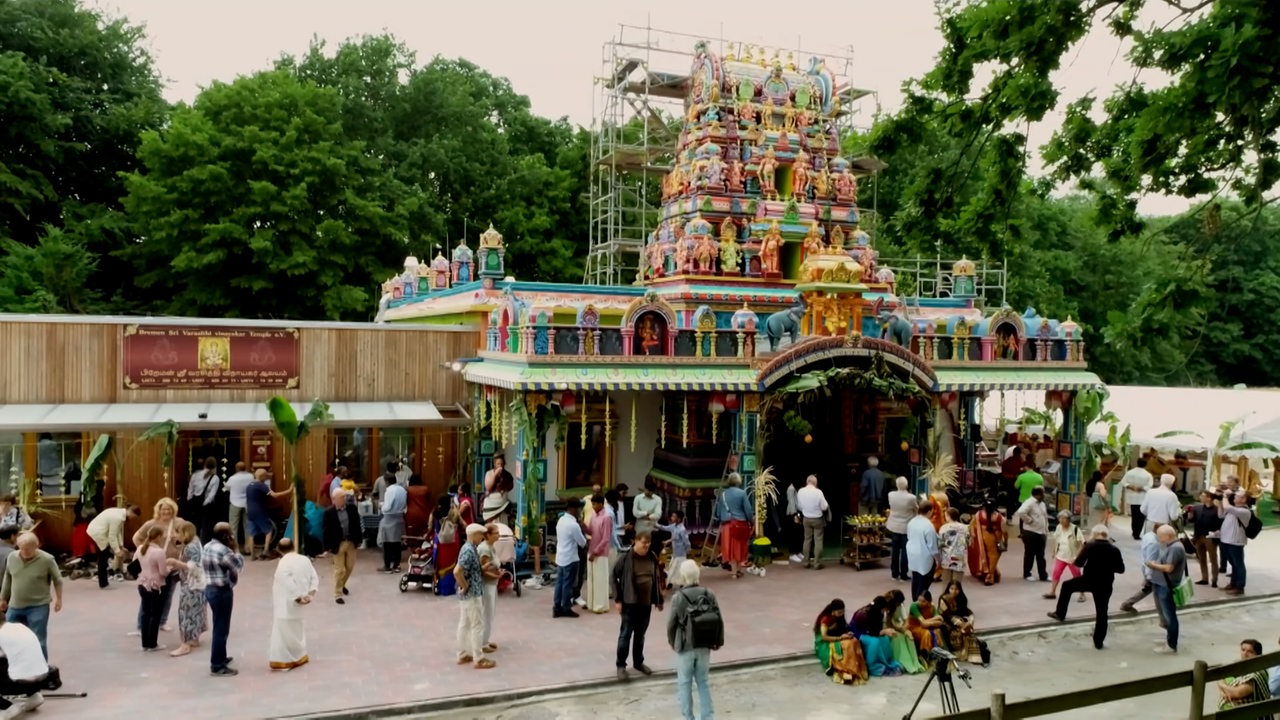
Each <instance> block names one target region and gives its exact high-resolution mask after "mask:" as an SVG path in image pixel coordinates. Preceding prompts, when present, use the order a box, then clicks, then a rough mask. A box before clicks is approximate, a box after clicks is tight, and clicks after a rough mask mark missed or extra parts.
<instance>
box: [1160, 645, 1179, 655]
mask: <svg viewBox="0 0 1280 720" xmlns="http://www.w3.org/2000/svg"><path fill="white" fill-rule="evenodd" d="M1155 653H1156V654H1157V655H1177V654H1178V650H1177V648H1171V647H1169V646H1168V645H1161V646H1160V647H1158V648H1156V649H1155Z"/></svg>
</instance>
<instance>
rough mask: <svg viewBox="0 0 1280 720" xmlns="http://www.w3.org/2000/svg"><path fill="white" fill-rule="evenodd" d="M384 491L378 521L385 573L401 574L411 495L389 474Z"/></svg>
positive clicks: (379, 542) (379, 541)
mask: <svg viewBox="0 0 1280 720" xmlns="http://www.w3.org/2000/svg"><path fill="white" fill-rule="evenodd" d="M386 481H387V483H386V488H385V489H384V490H383V491H382V515H381V516H380V517H379V519H378V544H380V545H382V567H383V571H384V572H387V573H391V574H393V575H398V574H400V555H401V542H402V540H403V538H404V512H405V510H407V509H408V508H409V493H408V491H407V490H405V489H404V486H403V485H401V484H400V483H398V482H396V476H395V475H393V474H392V473H390V472H388V473H387V475H386Z"/></svg>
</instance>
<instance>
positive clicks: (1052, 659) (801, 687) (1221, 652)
mask: <svg viewBox="0 0 1280 720" xmlns="http://www.w3.org/2000/svg"><path fill="white" fill-rule="evenodd" d="M1247 613H1248V614H1247V621H1242V620H1241V618H1240V617H1238V616H1237V615H1235V614H1233V613H1227V612H1221V611H1215V610H1212V609H1208V608H1202V609H1200V610H1190V611H1188V610H1184V611H1183V612H1182V613H1181V618H1180V619H1181V626H1182V629H1181V643H1180V645H1181V646H1182V648H1183V653H1182V654H1180V655H1179V656H1177V657H1168V656H1157V655H1153V654H1152V652H1151V648H1152V647H1153V646H1154V644H1155V643H1156V642H1157V641H1158V640H1159V638H1160V635H1159V629H1158V628H1157V627H1156V623H1155V621H1154V620H1153V619H1152V618H1136V619H1133V620H1119V621H1118V622H1116V623H1114V624H1113V625H1112V627H1111V631H1110V632H1109V633H1108V636H1107V648H1106V649H1105V650H1103V651H1101V652H1099V651H1097V650H1094V649H1093V644H1092V641H1091V639H1090V636H1089V629H1088V628H1087V627H1080V626H1071V625H1067V626H1062V627H1054V628H1047V629H1041V630H1032V631H1027V632H1019V633H1014V634H1011V635H1006V636H998V637H995V638H993V639H992V641H991V650H992V653H993V660H992V665H991V667H989V668H981V667H972V666H970V671H971V673H972V675H973V679H972V681H971V682H972V683H973V688H972V689H970V688H967V687H965V686H964V684H963V683H962V682H961V681H960V680H959V679H956V680H955V681H954V684H955V687H956V698H957V699H958V700H959V701H960V708H961V709H962V710H971V709H975V708H981V707H986V706H989V705H990V702H991V693H992V692H994V691H1001V692H1004V693H1005V698H1006V700H1007V701H1008V702H1016V701H1018V700H1025V699H1029V698H1033V697H1043V696H1045V695H1053V694H1058V693H1063V692H1071V691H1073V690H1081V691H1087V690H1089V689H1090V688H1094V687H1099V686H1102V685H1110V684H1114V683H1119V682H1125V681H1127V680H1136V679H1138V678H1142V677H1146V676H1150V675H1159V674H1163V673H1170V672H1177V671H1178V670H1185V669H1188V668H1190V667H1191V665H1192V663H1193V662H1194V661H1195V660H1196V659H1203V660H1205V661H1206V662H1209V663H1212V664H1218V663H1224V662H1230V661H1234V660H1238V659H1239V658H1238V653H1239V645H1238V641H1239V640H1240V639H1243V638H1244V637H1245V636H1247V635H1249V634H1252V635H1254V636H1258V637H1260V639H1261V640H1262V642H1263V643H1265V644H1264V646H1263V647H1264V649H1265V650H1266V651H1267V652H1272V651H1274V650H1275V649H1276V644H1275V640H1276V638H1275V636H1276V633H1277V632H1280V630H1277V628H1280V606H1278V605H1277V604H1276V603H1275V602H1270V601H1261V602H1258V601H1255V604H1252V605H1251V606H1249V607H1248V609H1247ZM713 663H714V658H713ZM1064 668H1070V672H1063V669H1064ZM925 681H926V676H924V675H912V676H908V677H898V678H872V679H871V681H870V682H869V683H867V684H866V685H864V686H862V687H845V686H841V685H835V684H833V683H832V682H831V681H830V680H828V679H827V677H826V676H825V675H823V674H822V671H821V670H820V669H819V667H818V662H817V660H814V659H811V658H810V659H805V660H801V661H792V662H787V663H779V664H776V665H769V666H767V667H760V668H753V669H748V670H729V671H725V672H715V671H714V670H713V672H712V676H711V685H712V693H713V697H714V701H713V702H714V705H715V715H716V718H717V719H719V718H742V719H743V720H844V719H845V718H850V717H865V718H885V719H886V720H889V719H896V718H901V717H903V716H904V715H906V713H907V711H908V710H909V709H910V708H911V705H912V703H913V702H915V699H916V697H917V696H918V694H919V693H920V690H921V688H923V687H924V683H925ZM936 688H937V685H936V684H935V685H933V686H931V687H930V688H929V690H928V691H927V692H926V693H925V695H924V698H923V700H922V701H921V703H920V707H919V708H918V709H917V710H916V713H915V715H914V716H913V718H914V719H915V720H925V719H926V718H934V717H937V716H939V715H941V714H942V708H941V704H940V702H939V699H938V691H937V689H936ZM673 693H674V684H673V681H672V679H671V678H670V677H664V678H654V679H653V680H651V681H646V682H630V683H627V684H626V685H624V686H621V687H610V688H608V689H603V690H600V689H598V690H595V691H586V692H578V693H568V694H564V695H559V696H556V697H551V698H544V699H536V700H532V701H530V702H526V703H517V704H509V705H492V706H486V707H484V708H483V709H482V708H478V707H471V708H465V709H460V710H456V711H450V712H440V713H424V714H421V715H410V716H406V717H407V718H412V719H413V720H473V719H474V718H477V717H483V718H486V720H580V719H581V718H594V719H595V720H622V719H625V720H640V719H641V718H665V717H677V716H678V714H679V713H678V712H677V706H676V703H675V699H674V694H673ZM1205 701H1206V706H1207V707H1208V708H1214V707H1216V706H1217V701H1218V693H1217V692H1216V691H1215V690H1214V689H1213V688H1209V689H1208V691H1207V692H1206V693H1205ZM1189 702H1190V693H1189V691H1188V690H1182V691H1175V692H1167V693H1161V694H1159V695H1148V696H1145V697H1142V698H1135V699H1133V700H1125V701H1121V702H1114V703H1107V704H1105V705H1096V706H1094V707H1091V708H1084V709H1081V710H1074V711H1071V712H1068V713H1059V714H1056V715H1047V716H1045V717H1046V718H1060V719H1061V720H1067V719H1070V720H1095V719H1096V720H1116V719H1118V718H1179V717H1187V711H1188V704H1189Z"/></svg>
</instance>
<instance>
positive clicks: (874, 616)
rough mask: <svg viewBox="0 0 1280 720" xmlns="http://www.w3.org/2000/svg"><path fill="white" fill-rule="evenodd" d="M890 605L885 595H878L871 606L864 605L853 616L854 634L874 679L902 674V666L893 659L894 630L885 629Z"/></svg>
mask: <svg viewBox="0 0 1280 720" xmlns="http://www.w3.org/2000/svg"><path fill="white" fill-rule="evenodd" d="M888 605H889V603H888V602H886V601H885V599H884V596H883V595H877V596H876V597H875V599H874V600H872V601H871V604H870V605H863V606H862V607H861V608H859V609H858V610H857V612H855V613H854V614H853V622H852V623H850V624H851V626H852V628H851V629H852V630H853V634H854V636H856V637H857V638H858V642H860V643H862V656H863V657H865V658H866V660H867V670H868V671H869V672H870V673H871V676H872V677H882V676H886V675H887V676H889V677H893V676H895V675H901V674H902V666H901V665H899V664H898V663H897V662H895V661H894V659H893V639H892V638H893V636H894V634H895V633H894V631H893V628H889V627H885V622H884V619H885V608H886V607H888Z"/></svg>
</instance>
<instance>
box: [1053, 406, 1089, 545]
mask: <svg viewBox="0 0 1280 720" xmlns="http://www.w3.org/2000/svg"><path fill="white" fill-rule="evenodd" d="M1059 397H1061V398H1062V403H1061V404H1062V431H1061V433H1060V435H1061V436H1062V437H1059V438H1056V439H1055V442H1057V444H1058V447H1057V448H1055V453H1054V454H1055V455H1059V457H1058V462H1059V463H1060V464H1061V465H1062V468H1061V469H1060V470H1059V471H1058V472H1059V475H1058V481H1059V483H1060V486H1061V491H1064V492H1066V493H1067V497H1068V498H1069V502H1070V505H1068V508H1069V509H1070V510H1071V511H1072V512H1073V513H1077V514H1080V515H1083V514H1084V509H1085V508H1084V502H1086V501H1087V500H1088V498H1085V497H1083V496H1082V494H1081V493H1082V492H1083V491H1084V478H1082V477H1080V475H1081V472H1082V470H1083V468H1084V458H1085V454H1086V453H1088V452H1090V449H1089V447H1088V442H1089V435H1088V428H1086V427H1084V424H1083V423H1082V422H1081V421H1080V417H1079V415H1078V414H1077V413H1076V411H1075V401H1076V393H1074V392H1062V393H1060V394H1059ZM1049 409H1050V410H1052V408H1049ZM1063 449H1066V450H1067V454H1068V455H1069V457H1061V456H1060V455H1061V453H1060V452H1057V451H1061V450H1063ZM1086 529H1087V528H1086Z"/></svg>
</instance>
